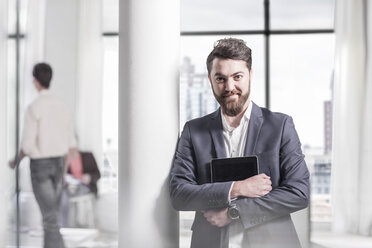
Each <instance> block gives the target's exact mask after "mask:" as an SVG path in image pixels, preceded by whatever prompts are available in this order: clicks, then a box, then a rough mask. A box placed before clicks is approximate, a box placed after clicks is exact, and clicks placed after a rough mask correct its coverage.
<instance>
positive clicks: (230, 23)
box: [181, 0, 264, 32]
mask: <svg viewBox="0 0 372 248" xmlns="http://www.w3.org/2000/svg"><path fill="white" fill-rule="evenodd" d="M263 12H264V9H263V5H262V0H250V1H246V0H230V1H221V0H217V1H216V0H203V1H198V0H181V31H192V32H193V31H222V30H223V31H233V30H247V29H249V30H262V29H263V27H264V20H263V18H262V16H263Z"/></svg>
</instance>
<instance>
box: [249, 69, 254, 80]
mask: <svg viewBox="0 0 372 248" xmlns="http://www.w3.org/2000/svg"><path fill="white" fill-rule="evenodd" d="M252 74H253V69H252V68H251V69H250V70H249V81H252Z"/></svg>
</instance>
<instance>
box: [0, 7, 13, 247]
mask: <svg viewBox="0 0 372 248" xmlns="http://www.w3.org/2000/svg"><path fill="white" fill-rule="evenodd" d="M7 10H8V7H7V1H0V137H1V138H0V202H1V204H0V213H2V214H0V247H6V243H7V236H8V233H7V230H8V228H7V224H8V223H7V219H8V218H7V216H8V206H9V204H8V203H9V201H10V198H9V194H8V193H9V188H10V186H9V185H10V184H9V178H13V176H12V175H14V174H11V175H9V174H10V169H9V167H8V166H7V157H8V156H7V149H6V147H7V87H6V86H7V68H8V67H7V66H6V64H7V63H6V62H7V58H8V56H7V52H6V51H7V49H6V48H7V39H8V37H7V35H8V34H7V32H6V31H7V17H8V15H7Z"/></svg>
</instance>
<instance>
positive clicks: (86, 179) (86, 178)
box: [81, 173, 92, 185]
mask: <svg viewBox="0 0 372 248" xmlns="http://www.w3.org/2000/svg"><path fill="white" fill-rule="evenodd" d="M91 181H92V177H91V176H90V175H89V174H86V173H84V174H83V176H82V177H81V182H82V183H83V184H85V185H88V184H90V182H91Z"/></svg>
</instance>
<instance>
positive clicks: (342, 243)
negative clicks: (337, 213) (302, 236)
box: [311, 231, 372, 248]
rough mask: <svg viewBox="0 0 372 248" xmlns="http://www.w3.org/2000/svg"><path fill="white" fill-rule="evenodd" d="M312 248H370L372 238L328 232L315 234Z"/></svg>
mask: <svg viewBox="0 0 372 248" xmlns="http://www.w3.org/2000/svg"><path fill="white" fill-rule="evenodd" d="M311 241H312V243H313V245H314V246H312V248H367V247H368V248H371V247H372V237H366V236H360V235H352V234H336V233H332V232H330V231H321V232H315V233H313V234H312V238H311Z"/></svg>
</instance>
